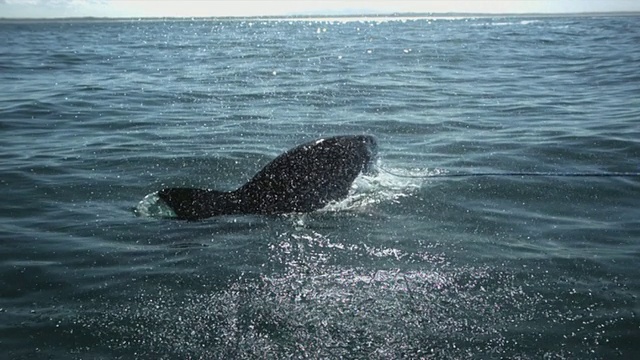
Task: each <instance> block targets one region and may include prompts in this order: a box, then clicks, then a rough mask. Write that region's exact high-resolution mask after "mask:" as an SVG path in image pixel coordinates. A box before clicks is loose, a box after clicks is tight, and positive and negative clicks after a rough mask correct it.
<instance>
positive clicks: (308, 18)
mask: <svg viewBox="0 0 640 360" xmlns="http://www.w3.org/2000/svg"><path fill="white" fill-rule="evenodd" d="M588 16H593V17H600V16H605V17H606V16H616V17H617V16H621V17H634V16H640V12H580V13H554V14H550V13H522V14H520V13H505V14H498V13H495V14H493V13H396V14H360V15H291V16H219V17H217V16H206V17H205V16H203V17H189V16H186V17H172V16H165V17H95V16H86V17H50V18H48V17H47V18H6V17H0V23H16V22H62V21H74V22H75V21H78V22H82V21H85V22H87V21H96V22H99V21H242V20H253V21H255V20H258V21H259V20H268V21H331V20H371V21H375V20H379V19H385V20H386V19H390V20H394V19H410V20H418V19H455V18H496V17H499V18H505V17H513V18H522V17H541V18H554V17H588Z"/></svg>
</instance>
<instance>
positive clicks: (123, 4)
mask: <svg viewBox="0 0 640 360" xmlns="http://www.w3.org/2000/svg"><path fill="white" fill-rule="evenodd" d="M610 11H616V12H618V11H640V0H486V1H484V0H413V1H407V0H397V1H392V0H368V1H361V0H341V1H338V0H324V1H305V0H234V1H228V0H209V1H206V0H183V1H178V0H0V18H2V17H4V18H15V17H19V18H51V17H81V16H94V17H172V16H179V17H192V16H261V15H265V16H266V15H282V16H289V15H355V14H390V13H394V12H400V13H430V12H433V13H442V12H457V13H576V12H610Z"/></svg>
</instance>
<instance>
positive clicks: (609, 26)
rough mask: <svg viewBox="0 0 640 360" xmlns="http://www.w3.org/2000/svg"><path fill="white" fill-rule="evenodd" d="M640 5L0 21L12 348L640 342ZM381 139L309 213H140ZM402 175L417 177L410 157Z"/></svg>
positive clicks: (0, 332)
mask: <svg viewBox="0 0 640 360" xmlns="http://www.w3.org/2000/svg"><path fill="white" fill-rule="evenodd" d="M639 21H640V19H639V18H638V17H636V16H629V17H605V16H601V17H586V16H585V17H570V16H567V17H540V18H536V17H495V18H452V19H417V20H415V19H396V20H389V19H373V20H371V19H355V20H353V19H342V20H336V21H326V20H318V19H310V20H296V21H289V20H284V21H278V20H271V21H262V20H259V19H248V20H247V19H245V20H195V21H193V20H185V21H161V20H154V21H133V20H127V21H79V20H78V21H49V22H46V21H29V22H24V21H23V22H20V21H18V22H7V21H5V22H4V23H2V24H0V34H1V36H0V131H1V133H2V137H1V138H0V145H1V149H2V150H1V152H0V158H1V159H2V160H1V162H0V174H2V175H0V188H1V189H2V198H3V201H2V203H1V205H0V349H1V353H2V355H0V356H1V357H4V358H7V359H69V358H77V359H91V358H101V359H112V358H114V359H118V358H120V359H131V358H164V359H187V358H191V359H216V358H219V359H230V358H263V357H267V358H274V359H280V358H338V357H343V358H360V359H372V358H373V359H376V358H377V359H405V358H406V359H414V358H421V357H422V358H431V357H433V358H452V359H468V358H482V359H486V358H520V359H540V358H548V359H558V358H571V359H573V358H581V359H635V358H638V357H639V356H640V343H639V342H638V339H640V319H639V317H638V313H639V312H640V303H639V299H638V296H639V295H640V267H639V266H638V264H639V263H640V262H639V261H640V207H639V205H640V179H639V178H637V177H611V178H584V177H580V178H573V177H526V176H525V177H522V176H515V177H514V176H505V177H500V176H488V177H477V178H476V177H473V178H453V179H451V178H438V177H434V176H432V175H436V174H443V173H444V174H450V173H458V172H465V173H478V172H502V171H504V172H520V171H534V172H547V171H550V172H614V171H631V172H637V171H640V162H639V159H640V46H638V44H640V27H638V26H637V24H638V22H639ZM338 134H371V135H374V136H376V138H377V139H378V143H379V156H380V159H379V163H378V166H379V167H380V168H384V169H386V170H388V171H389V172H391V173H393V174H396V175H391V174H389V173H387V172H379V173H378V175H377V176H370V177H361V178H359V179H357V180H356V182H355V184H354V188H353V189H352V192H351V195H350V196H349V197H348V198H347V199H345V200H344V201H341V202H339V203H335V204H331V205H330V206H329V207H328V208H326V209H323V210H321V211H318V212H316V213H311V214H304V215H303V214H291V215H285V216H225V217H219V218H212V219H207V220H204V221H198V222H184V221H176V220H170V219H162V218H157V217H153V216H144V214H140V213H137V212H136V211H135V208H136V206H138V203H139V202H140V201H141V200H142V199H143V198H144V197H145V196H146V195H147V194H150V193H153V192H154V191H157V190H158V189H160V188H162V187H168V186H193V187H203V188H215V189H219V190H231V189H234V188H236V187H238V186H240V185H242V184H243V183H244V182H245V181H247V180H248V179H249V178H251V176H253V174H255V173H256V172H257V171H258V170H259V169H260V168H261V167H262V166H264V165H265V164H266V163H268V162H269V161H270V160H271V159H273V158H274V157H276V156H277V155H278V154H280V153H282V152H284V151H286V150H287V149H289V148H292V147H294V146H296V145H297V144H301V143H303V142H306V141H310V140H312V139H316V138H319V137H323V136H330V135H338ZM397 175H401V176H397Z"/></svg>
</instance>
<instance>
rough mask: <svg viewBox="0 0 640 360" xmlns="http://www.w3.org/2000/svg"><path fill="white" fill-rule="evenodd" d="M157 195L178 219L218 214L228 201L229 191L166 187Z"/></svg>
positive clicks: (200, 217)
mask: <svg viewBox="0 0 640 360" xmlns="http://www.w3.org/2000/svg"><path fill="white" fill-rule="evenodd" d="M158 197H159V198H160V199H161V200H162V201H164V202H165V203H166V204H167V205H168V206H169V207H170V208H171V209H172V210H173V211H174V212H175V214H176V217H177V218H178V219H183V220H199V219H204V218H208V217H211V216H215V215H218V214H217V212H218V211H220V210H221V208H223V207H225V206H228V203H229V193H227V192H223V191H215V190H208V189H195V188H166V189H162V190H160V191H158ZM227 213H228V212H227Z"/></svg>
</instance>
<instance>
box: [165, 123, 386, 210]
mask: <svg viewBox="0 0 640 360" xmlns="http://www.w3.org/2000/svg"><path fill="white" fill-rule="evenodd" d="M376 155H377V144H376V140H375V138H374V137H373V136H369V135H346V136H336V137H330V138H324V139H318V140H314V141H311V142H308V143H306V144H303V145H300V146H298V147H296V148H293V149H291V150H289V151H287V152H285V153H284V154H282V155H280V156H278V157H276V158H275V159H274V160H273V161H272V162H270V163H269V164H267V165H266V166H265V167H264V168H262V170H260V171H259V172H258V173H257V174H256V175H255V176H254V177H253V178H252V179H251V180H250V181H249V182H248V183H246V184H244V185H243V186H241V187H240V188H238V189H237V190H234V191H216V190H208V189H194V188H166V189H162V190H160V191H159V192H158V196H159V197H160V199H162V200H163V201H164V202H165V203H166V204H167V205H168V206H169V207H170V208H171V209H172V210H173V211H174V212H175V214H176V216H177V217H178V218H179V219H183V220H200V219H205V218H209V217H212V216H219V215H237V214H286V213H307V212H312V211H314V210H318V209H321V208H323V207H324V206H325V205H327V204H328V203H330V202H332V201H338V200H342V199H344V198H346V197H347V195H348V194H349V189H350V188H351V184H352V183H353V181H354V180H355V179H356V177H357V176H358V175H359V174H360V173H362V172H364V173H370V172H371V171H373V163H374V161H375V158H376Z"/></svg>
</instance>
